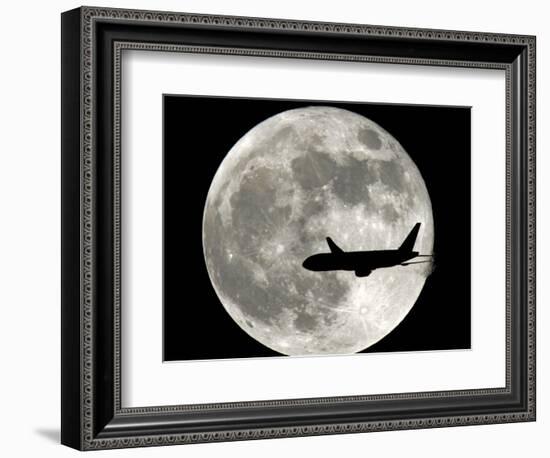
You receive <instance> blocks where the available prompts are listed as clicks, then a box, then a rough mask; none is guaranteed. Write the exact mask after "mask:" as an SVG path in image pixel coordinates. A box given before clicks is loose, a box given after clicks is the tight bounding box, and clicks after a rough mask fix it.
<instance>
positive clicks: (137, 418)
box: [61, 7, 535, 450]
mask: <svg viewBox="0 0 550 458" xmlns="http://www.w3.org/2000/svg"><path fill="white" fill-rule="evenodd" d="M124 49H148V50H158V51H173V52H194V53H201V52H205V53H214V54H231V55H260V56H267V57H273V58H276V57H296V58H304V59H321V60H353V61H366V62H387V63H408V64H413V65H441V66H451V67H472V68H498V69H503V70H505V71H506V101H507V103H506V111H507V112H506V118H507V127H506V150H507V151H506V156H507V172H506V174H507V177H506V196H507V215H506V225H507V226H506V245H507V246H506V277H507V278H506V283H507V289H506V307H507V320H506V326H507V329H506V349H507V358H506V370H507V372H506V373H507V383H506V387H505V388H492V389H479V390H467V391H445V392H421V393H399V394H389V395H365V396H354V397H338V398H313V399H293V400H268V401H262V402H242V403H235V404H227V403H224V404H208V405H207V404H200V405H199V404H197V405H192V406H189V405H188V406H185V405H182V406H160V407H150V408H145V407H144V408H122V407H121V404H120V287H119V286H120V138H119V127H120V56H121V52H122V51H123V50H124ZM474 198H475V196H474ZM534 333H535V38H534V37H532V36H520V35H502V34H490V33H477V32H456V31H442V30H424V29H410V28H396V27H380V26H368V25H354V24H334V23H315V22H302V21H291V20H279V19H260V18H241V17H224V16H204V15H196V14H181V13H166V12H149V11H131V10H120V9H105V8H94V7H82V8H78V9H75V10H72V11H68V12H65V13H63V15H62V405H61V408H62V434H61V441H62V443H63V444H65V445H68V446H71V447H74V448H77V449H80V450H89V449H104V448H119V447H136V446H148V445H163V444H179V443H192V442H209V441H220V440H242V439H257V438H267V437H287V436H305V435H316V434H334V433H347V432H362V431H379V430H396V429H410V428H426V427H438V426H455V425H470V424H485V423H504V422H515V421H532V420H534V419H535V336H534Z"/></svg>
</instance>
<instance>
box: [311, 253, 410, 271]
mask: <svg viewBox="0 0 550 458" xmlns="http://www.w3.org/2000/svg"><path fill="white" fill-rule="evenodd" d="M416 256H418V252H417V251H408V252H401V251H399V250H377V251H352V252H342V253H319V254H314V255H313V256H310V257H309V258H307V259H306V260H305V261H304V263H303V266H304V267H305V268H306V269H308V270H312V271H314V272H325V271H329V270H355V271H357V270H358V269H361V270H374V269H380V268H383V267H392V266H396V265H398V264H401V263H403V262H405V261H408V260H409V259H412V258H414V257H416Z"/></svg>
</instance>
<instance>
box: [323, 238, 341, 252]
mask: <svg viewBox="0 0 550 458" xmlns="http://www.w3.org/2000/svg"><path fill="white" fill-rule="evenodd" d="M327 243H328V247H329V248H330V251H331V252H332V253H343V252H344V250H342V248H340V247H339V246H338V245H336V243H334V242H333V241H332V239H331V238H330V237H327Z"/></svg>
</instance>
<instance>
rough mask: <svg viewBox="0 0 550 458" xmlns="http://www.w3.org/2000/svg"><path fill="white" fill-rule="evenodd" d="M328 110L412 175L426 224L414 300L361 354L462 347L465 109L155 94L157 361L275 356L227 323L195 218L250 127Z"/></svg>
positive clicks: (466, 263) (466, 249)
mask: <svg viewBox="0 0 550 458" xmlns="http://www.w3.org/2000/svg"><path fill="white" fill-rule="evenodd" d="M313 105H329V106H334V107H339V108H344V109H347V110H350V111H353V112H355V113H358V114H361V115H364V116H366V117H368V118H370V119H371V120H373V121H374V122H376V123H378V124H379V125H380V126H382V127H383V128H384V129H386V130H387V131H388V132H390V134H392V135H393V136H394V137H395V138H396V139H397V141H399V142H400V143H401V145H402V146H403V147H404V148H405V150H406V151H407V153H408V154H409V155H410V156H411V158H412V159H413V161H414V162H415V163H416V165H417V167H418V168H419V170H420V173H421V174H422V176H423V178H424V181H425V182H426V186H427V188H428V192H429V194H430V199H431V201H432V209H433V216H434V226H435V228H434V229H435V239H434V253H435V270H434V271H433V273H432V274H431V275H430V276H429V277H428V279H427V280H426V284H425V285H424V288H423V290H422V293H421V294H420V296H419V298H418V300H417V302H416V304H415V305H414V307H413V308H412V310H411V311H410V312H409V314H408V315H407V316H406V317H405V319H404V320H403V321H402V322H401V323H400V324H399V325H398V326H397V327H396V328H395V329H394V330H393V331H392V332H391V333H390V334H388V335H387V336H386V337H384V338H383V339H382V340H380V341H379V342H378V343H376V344H374V345H373V346H371V347H369V348H368V349H367V350H364V351H363V352H364V353H372V352H389V351H421V350H450V349H466V348H470V339H471V327H470V314H471V311H470V109H469V108H467V107H439V106H423V105H394V104H368V103H350V102H341V103H340V102H332V101H330V102H327V101H309V100H307V101H298V100H280V99H245V98H226V97H199V96H179V95H178V96H176V95H165V96H164V113H163V116H164V180H163V181H164V320H163V322H164V332H163V335H164V342H163V348H164V360H165V361H174V360H189V359H220V358H246V357H265V356H280V354H279V353H277V352H275V351H273V350H271V349H269V348H267V347H265V346H263V345H262V344H261V343H259V342H258V341H256V340H255V339H253V338H252V337H250V336H249V335H248V334H247V333H246V332H244V331H243V330H241V328H240V327H239V326H238V325H237V324H236V323H235V322H234V321H233V319H232V318H231V317H230V316H229V314H228V313H227V312H226V311H225V309H224V308H223V306H222V305H221V303H220V302H219V300H218V298H217V296H216V293H215V291H214V289H213V287H212V284H211V283H210V279H209V277H208V273H207V270H206V265H205V262H204V256H203V249H202V217H203V211H204V204H205V201H206V196H207V193H208V189H209V187H210V183H211V181H212V178H213V177H214V175H215V173H216V171H217V169H218V166H219V165H220V163H221V162H222V160H223V159H224V157H225V155H226V154H227V152H228V151H229V150H230V149H231V147H232V146H233V145H234V144H235V143H236V142H237V141H238V140H239V139H240V138H241V137H242V136H243V135H244V134H246V132H248V131H249V130H250V129H251V128H253V127H254V126H256V125H257V124H258V123H259V122H261V121H263V120H265V119H267V118H269V117H271V116H273V115H275V114H277V113H280V112H281V111H285V110H289V109H292V108H299V107H306V106H313Z"/></svg>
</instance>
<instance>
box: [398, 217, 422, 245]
mask: <svg viewBox="0 0 550 458" xmlns="http://www.w3.org/2000/svg"><path fill="white" fill-rule="evenodd" d="M419 230H420V223H416V224H415V225H414V227H413V228H412V230H411V232H409V235H407V238H406V239H405V240H404V241H403V243H402V244H401V246H400V247H399V251H412V250H413V248H414V244H415V242H416V237H417V236H418V231H419Z"/></svg>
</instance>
